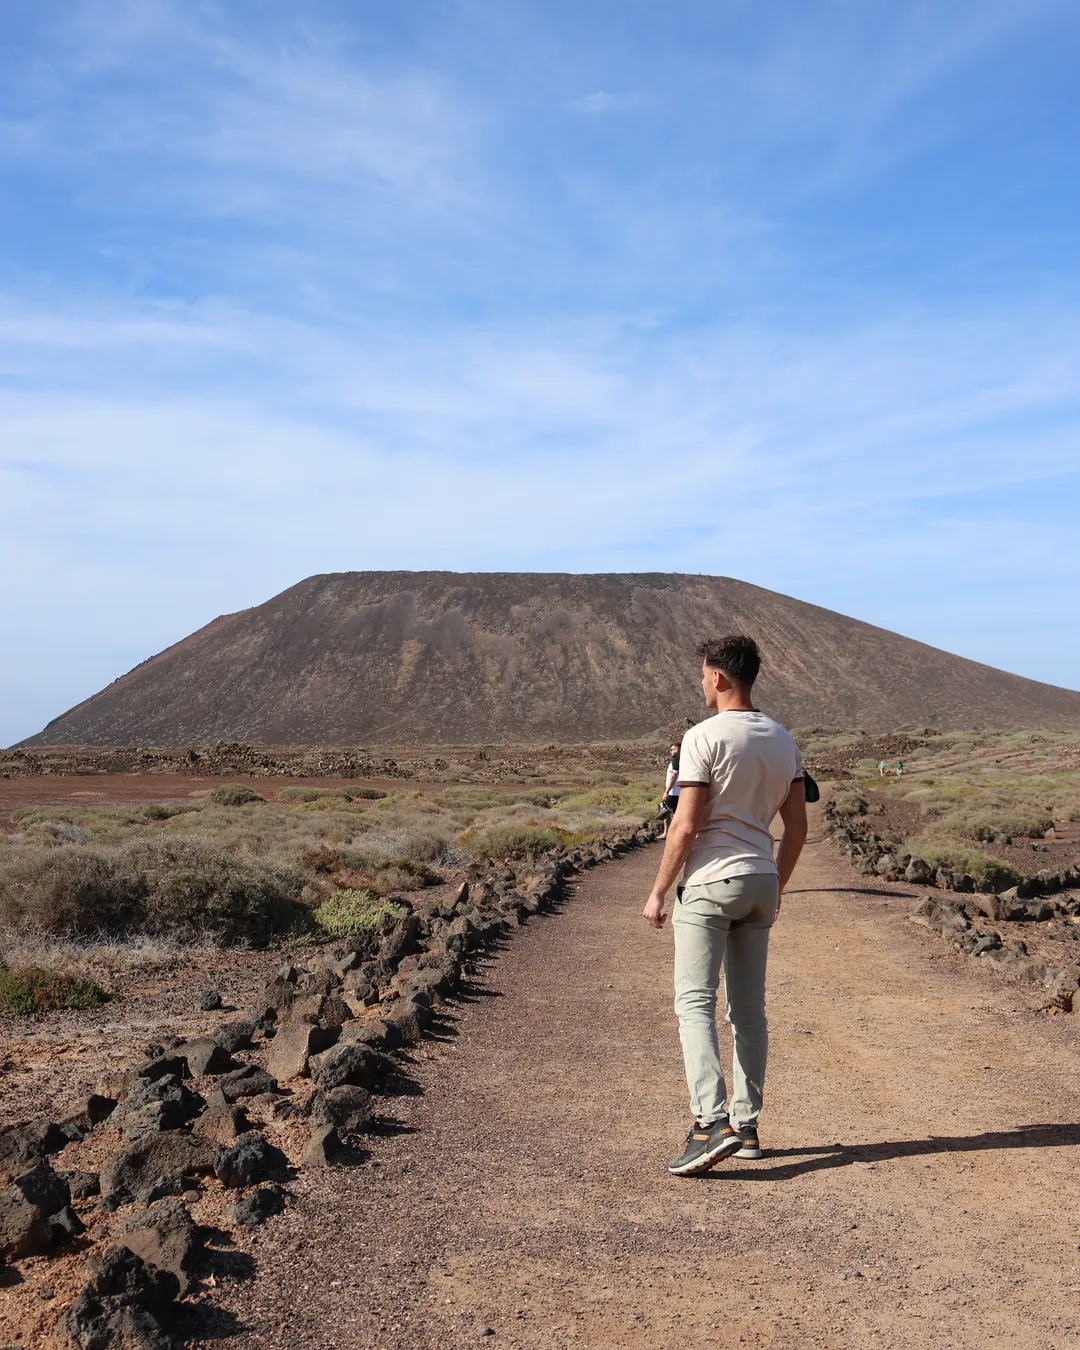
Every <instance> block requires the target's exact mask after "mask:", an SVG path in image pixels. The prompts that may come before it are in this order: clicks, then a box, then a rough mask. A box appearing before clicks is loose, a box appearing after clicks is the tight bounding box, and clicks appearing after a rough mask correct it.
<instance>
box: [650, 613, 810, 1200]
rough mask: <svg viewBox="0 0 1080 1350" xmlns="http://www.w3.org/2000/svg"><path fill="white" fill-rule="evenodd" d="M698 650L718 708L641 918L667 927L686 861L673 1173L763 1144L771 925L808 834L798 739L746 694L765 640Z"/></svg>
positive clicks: (700, 727) (695, 730) (704, 728)
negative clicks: (725, 1049) (683, 1090)
mask: <svg viewBox="0 0 1080 1350" xmlns="http://www.w3.org/2000/svg"><path fill="white" fill-rule="evenodd" d="M698 655H699V656H700V657H701V659H702V663H701V685H702V688H703V690H704V691H705V702H706V704H707V705H708V706H709V707H710V708H711V709H712V710H713V713H714V715H713V716H712V717H710V718H708V719H707V720H706V721H704V722H699V723H698V724H697V725H696V726H694V727H692V728H691V729H690V730H689V731H688V732H687V733H686V735H685V736H684V737H683V742H682V749H681V752H680V759H679V786H680V792H679V804H678V808H677V810H676V812H675V818H674V820H673V821H672V822H671V824H670V826H669V827H668V835H667V841H666V843H665V845H664V856H663V859H662V860H661V863H660V870H659V872H658V873H657V877H656V882H655V883H654V885H653V888H652V893H651V894H650V896H649V899H648V901H647V903H646V905H645V918H646V919H647V920H648V921H649V923H651V924H652V925H653V927H654V928H662V927H663V925H664V921H665V918H666V915H665V912H664V910H665V906H666V902H667V896H668V892H669V891H670V889H671V887H672V885H673V884H674V882H675V880H676V878H677V877H678V875H679V872H680V870H681V871H682V874H683V879H682V885H681V886H679V888H678V891H677V896H678V898H677V900H676V903H675V909H674V913H673V918H672V928H673V930H674V933H675V1011H676V1013H677V1015H678V1018H679V1039H680V1040H681V1042H682V1050H683V1061H684V1063H685V1066H686V1081H687V1086H688V1087H689V1089H690V1106H691V1110H692V1111H693V1114H694V1121H693V1124H692V1126H691V1128H690V1132H689V1134H688V1135H687V1137H686V1147H685V1148H684V1150H683V1152H682V1154H681V1155H680V1156H679V1157H678V1158H673V1159H672V1160H671V1162H669V1163H668V1171H669V1172H671V1173H672V1175H674V1176H693V1175H696V1174H697V1173H699V1172H707V1171H708V1170H709V1168H710V1167H713V1166H715V1165H716V1163H718V1162H719V1161H720V1160H721V1159H722V1158H726V1157H729V1156H731V1155H732V1154H734V1155H735V1156H736V1157H739V1158H760V1157H761V1147H760V1144H759V1141H758V1133H757V1122H758V1114H759V1112H760V1111H761V1102H762V1090H763V1086H764V1080H765V1060H766V1054H767V1050H768V1026H767V1023H766V1020H765V964H766V958H767V956H768V949H769V929H770V928H771V926H772V924H773V923H774V922H775V920H776V916H777V914H779V912H780V894H781V892H782V891H783V889H784V887H785V886H786V885H787V882H788V880H789V878H790V877H791V873H792V872H793V871H794V869H795V863H796V861H797V860H798V857H799V854H800V852H801V851H802V846H803V844H804V843H805V842H806V801H805V798H804V795H803V782H802V775H803V768H802V759H801V756H800V755H799V750H798V747H797V746H796V744H795V742H794V741H793V740H792V738H791V735H790V733H789V732H787V731H786V730H785V729H784V728H783V727H782V726H781V725H780V724H779V723H778V722H774V721H773V720H772V718H770V717H766V716H765V714H764V713H761V712H759V711H758V710H757V709H756V708H755V707H754V705H753V703H752V702H751V689H752V687H753V683H754V680H755V679H756V678H757V674H758V670H759V668H760V666H761V656H760V653H759V652H758V648H757V644H756V643H755V642H754V640H753V639H752V638H748V637H741V636H732V637H724V638H720V639H718V640H716V641H713V642H705V643H703V644H702V645H701V647H700V648H699V649H698ZM777 811H779V812H780V816H781V819H782V820H783V822H784V834H783V838H782V839H781V841H780V849H779V852H778V854H777V856H776V858H775V860H774V858H773V841H772V836H771V835H770V833H769V826H770V824H771V823H772V820H773V817H774V816H775V815H776V813H777ZM721 968H722V969H723V971H724V987H725V992H726V995H727V1020H728V1022H729V1023H730V1024H731V1028H732V1034H733V1036H734V1047H735V1048H734V1084H733V1089H734V1090H733V1092H732V1096H731V1103H730V1106H728V1105H727V1088H726V1085H725V1083H724V1075H723V1071H722V1069H721V1068H720V1052H719V1042H718V1039H717V1032H716V993H717V989H718V987H719V983H720V971H721Z"/></svg>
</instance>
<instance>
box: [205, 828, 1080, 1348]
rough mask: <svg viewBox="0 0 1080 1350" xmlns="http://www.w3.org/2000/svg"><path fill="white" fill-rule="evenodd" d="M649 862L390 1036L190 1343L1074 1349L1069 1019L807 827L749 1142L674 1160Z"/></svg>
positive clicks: (680, 1118)
mask: <svg viewBox="0 0 1080 1350" xmlns="http://www.w3.org/2000/svg"><path fill="white" fill-rule="evenodd" d="M658 856H659V851H658V850H657V849H650V850H646V851H643V852H642V853H638V854H634V855H630V856H629V857H628V858H626V859H624V860H622V861H620V862H617V863H614V864H611V865H609V866H607V867H605V868H602V869H599V870H598V871H597V872H595V873H592V874H591V875H589V876H587V877H586V878H585V879H584V880H583V881H582V882H581V883H580V884H579V885H577V886H576V888H575V893H574V895H573V897H572V898H571V900H570V901H569V902H568V904H567V905H566V907H565V910H564V912H563V913H562V914H561V915H559V916H557V917H553V918H547V919H542V920H539V921H536V922H534V923H532V924H531V925H530V927H529V928H528V929H527V930H526V931H525V932H524V933H522V934H519V935H518V936H516V937H515V940H514V941H513V943H512V944H511V945H510V947H509V949H508V951H507V952H506V953H505V954H504V955H503V956H501V957H500V958H499V960H498V961H497V962H495V963H493V964H492V965H491V966H490V967H489V968H488V970H487V971H486V973H485V976H484V979H483V980H482V981H481V982H480V983H479V984H478V985H477V987H476V989H475V990H474V993H473V994H472V996H471V997H470V998H468V999H467V1000H466V1001H463V1002H462V1003H460V1004H458V1005H457V1007H456V1009H455V1013H454V1019H453V1021H452V1022H450V1023H448V1027H447V1030H448V1033H450V1034H447V1036H446V1037H445V1039H443V1040H442V1041H436V1042H431V1043H428V1044H427V1045H426V1046H425V1047H424V1048H423V1049H422V1050H421V1051H420V1052H418V1054H417V1056H416V1062H415V1064H414V1066H413V1071H414V1075H415V1084H416V1095H413V1096H405V1097H402V1098H399V1099H397V1100H396V1102H395V1103H394V1109H395V1111H396V1113H397V1117H398V1120H399V1122H400V1125H399V1129H400V1133H397V1134H396V1136H394V1137H384V1138H376V1139H373V1140H372V1142H371V1154H370V1157H369V1158H368V1159H367V1161H365V1162H364V1163H363V1164H362V1165H360V1166H357V1167H355V1168H352V1169H347V1170H335V1171H332V1172H313V1171H305V1172H304V1173H302V1175H301V1177H300V1179H299V1180H298V1182H297V1183H296V1186H295V1200H294V1202H293V1204H292V1206H291V1208H290V1211H289V1213H288V1214H287V1215H286V1216H284V1217H283V1218H282V1219H279V1220H276V1221H274V1222H273V1223H271V1224H269V1225H267V1226H266V1227H265V1228H263V1229H261V1230H259V1232H258V1233H257V1234H256V1235H255V1236H254V1237H253V1239H252V1241H251V1248H252V1251H253V1253H254V1255H255V1257H256V1261H257V1266H256V1270H257V1275H256V1277H255V1278H254V1279H248V1280H242V1279H236V1280H230V1279H229V1278H227V1277H226V1278H223V1279H221V1280H220V1281H219V1283H218V1284H217V1287H216V1288H215V1289H214V1291H213V1293H212V1298H213V1302H214V1304H215V1305H216V1309H217V1311H216V1312H215V1314H214V1316H213V1318H212V1320H210V1321H209V1322H206V1323H204V1324H203V1326H204V1335H205V1342H204V1343H205V1344H206V1345H207V1346H209V1345H219V1346H220V1345H235V1346H238V1347H245V1350H248V1348H250V1350H254V1347H260V1346H289V1347H292V1346H296V1347H299V1346H304V1347H311V1348H312V1350H316V1348H318V1347H333V1350H361V1348H366V1347H372V1348H375V1347H379V1348H382V1350H425V1348H430V1350H435V1347H439V1348H440V1350H443V1348H444V1347H449V1348H450V1350H453V1348H454V1347H459V1346H470V1345H475V1344H477V1343H483V1344H493V1345H505V1346H514V1347H523V1348H524V1347H529V1348H531V1347H538V1348H539V1347H544V1348H545V1350H546V1348H547V1347H553V1348H554V1347H563V1346H583V1347H589V1348H590V1350H594V1348H595V1350H600V1348H602V1347H620V1350H633V1348H634V1347H645V1346H649V1347H668V1346H672V1347H674V1346H693V1347H697V1346H717V1347H728V1346H732V1347H735V1346H742V1345H745V1346H756V1347H769V1348H770V1350H804V1348H805V1347H809V1346H821V1347H828V1350H865V1348H866V1347H872V1346H881V1347H887V1350H907V1347H911V1348H912V1350H915V1347H918V1350H928V1348H930V1350H947V1348H948V1347H957V1348H959V1347H964V1350H969V1348H970V1350H987V1348H988V1347H999V1346H1000V1347H1006V1346H1008V1347H1010V1350H1029V1348H1030V1350H1035V1348H1036V1347H1039V1348H1040V1350H1043V1348H1045V1347H1064V1346H1072V1345H1075V1343H1076V1339H1077V1335H1078V1331H1080V1306H1078V1292H1080V1246H1078V1242H1080V1234H1078V1230H1077V1219H1076V1215H1077V1213H1078V1212H1080V1171H1078V1169H1077V1163H1078V1161H1080V1151H1078V1145H1080V1124H1077V1123H1076V1122H1077V1118H1078V1117H1077V1106H1076V1093H1075V1083H1076V1073H1077V1069H1078V1067H1080V1054H1078V1052H1077V1045H1076V1041H1077V1026H1076V1022H1075V1019H1074V1018H1072V1017H1068V1016H1064V1017H1057V1018H1052V1017H1049V1016H1048V1015H1047V1014H1046V1013H1044V1012H1042V1011H1040V1010H1039V1008H1038V994H1037V992H1036V991H1034V990H1032V989H1031V988H1030V987H1024V986H1019V985H1013V984H1009V983H1008V982H1006V981H1005V980H1004V979H1002V978H1001V977H1000V976H997V975H995V974H993V973H991V972H985V973H984V972H981V971H979V970H977V969H975V968H974V967H973V966H972V965H971V963H970V962H967V961H966V960H965V959H963V958H960V957H957V956H956V955H954V954H952V953H950V952H948V951H947V950H946V949H945V948H944V946H943V944H941V943H940V941H939V939H937V938H936V937H935V936H933V935H930V934H928V933H926V932H925V931H924V930H921V929H917V928H915V927H914V926H912V925H910V924H909V923H907V921H906V918H905V915H906V913H907V912H908V910H909V909H910V907H911V905H912V902H913V900H914V899H915V898H916V897H915V895H914V893H913V892H911V891H910V890H905V888H903V887H882V888H880V889H870V890H868V889H866V885H867V884H868V883H865V881H864V879H863V878H860V877H858V876H857V875H856V874H855V873H853V872H852V871H850V870H849V869H848V868H847V866H846V864H844V863H843V862H842V861H841V860H840V859H839V858H838V856H837V855H836V854H835V853H834V852H833V851H832V850H831V849H830V848H829V846H828V845H825V844H823V843H821V842H817V841H815V840H813V839H812V841H811V843H810V845H809V846H808V848H807V851H806V853H805V855H804V859H803V861H802V863H801V864H800V867H799V870H798V872H797V874H796V878H795V880H794V881H793V883H792V886H793V889H792V890H791V892H789V894H788V896H787V898H786V900H785V903H784V912H783V915H782V917H781V919H780V922H779V925H778V927H777V929H776V931H775V935H774V947H773V955H772V961H771V967H770V1010H771V1020H772V1030H773V1053H772V1061H771V1066H770V1077H769V1083H768V1101H767V1106H766V1112H765V1115H764V1116H763V1118H762V1128H763V1140H762V1142H763V1144H764V1145H765V1147H766V1148H767V1150H768V1154H767V1156H766V1157H765V1158H764V1159H763V1160H762V1161H761V1162H758V1163H738V1162H730V1163H728V1164H725V1165H723V1166H721V1167H720V1168H718V1169H716V1170H715V1171H714V1172H712V1173H711V1174H709V1175H708V1176H707V1177H704V1178H694V1179H685V1180H674V1179H672V1178H670V1177H669V1176H668V1175H667V1173H666V1171H665V1168H664V1161H665V1159H666V1158H667V1157H668V1156H669V1155H670V1154H671V1153H673V1152H677V1151H678V1149H679V1147H680V1146H681V1142H682V1137H683V1134H684V1132H685V1129H686V1124H687V1119H686V1117H687V1111H686V1107H685V1105H684V1102H685V1085H684V1083H683V1081H682V1075H681V1062H680V1059H679V1055H678V1050H677V1041H676V1030H675V1021H674V1015H673V1013H672V1009H671V991H670V983H671V976H670V969H671V946H670V944H671V938H670V933H669V932H665V933H663V934H656V933H654V932H652V931H651V930H649V929H647V928H646V926H645V924H644V923H643V922H642V920H641V918H640V911H641V905H642V903H643V901H644V898H645V895H646V893H647V891H648V887H649V883H650V881H651V878H652V874H653V871H654V869H655V866H656V863H657V860H658ZM193 1329H194V1328H193Z"/></svg>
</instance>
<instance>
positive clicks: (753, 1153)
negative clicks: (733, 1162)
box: [735, 1125, 762, 1162]
mask: <svg viewBox="0 0 1080 1350" xmlns="http://www.w3.org/2000/svg"><path fill="white" fill-rule="evenodd" d="M735 1133H736V1134H737V1135H738V1136H739V1139H740V1140H741V1141H742V1148H740V1149H739V1151H738V1152H737V1153H736V1154H735V1156H736V1158H742V1159H743V1160H744V1161H745V1162H752V1161H755V1160H756V1159H758V1158H760V1157H761V1156H762V1154H761V1144H760V1143H759V1142H758V1133H757V1126H756V1125H736V1127H735Z"/></svg>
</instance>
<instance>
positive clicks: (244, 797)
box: [203, 783, 266, 806]
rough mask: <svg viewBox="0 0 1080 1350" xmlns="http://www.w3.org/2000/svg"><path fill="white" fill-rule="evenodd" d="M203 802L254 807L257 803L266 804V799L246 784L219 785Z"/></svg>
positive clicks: (216, 804)
mask: <svg viewBox="0 0 1080 1350" xmlns="http://www.w3.org/2000/svg"><path fill="white" fill-rule="evenodd" d="M203 800H204V801H207V802H213V804H214V805H215V806H252V805H254V804H255V803H256V802H265V801H266V798H265V797H262V796H260V795H259V793H257V792H256V791H255V789H254V788H249V787H248V786H247V784H246V783H218V784H217V786H216V787H212V788H211V789H210V791H209V792H208V793H207V794H206V796H205V797H204V798H203Z"/></svg>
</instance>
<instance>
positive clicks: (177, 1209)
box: [119, 1199, 202, 1294]
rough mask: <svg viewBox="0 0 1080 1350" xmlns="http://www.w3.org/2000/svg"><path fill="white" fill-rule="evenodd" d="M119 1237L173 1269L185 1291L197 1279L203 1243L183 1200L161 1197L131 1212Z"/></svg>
mask: <svg viewBox="0 0 1080 1350" xmlns="http://www.w3.org/2000/svg"><path fill="white" fill-rule="evenodd" d="M119 1240H120V1241H121V1242H122V1243H123V1244H124V1246H125V1247H127V1248H128V1250H129V1251H133V1252H134V1253H135V1255H136V1256H141V1257H142V1259H143V1260H144V1261H146V1262H148V1263H149V1264H150V1265H152V1266H156V1267H157V1269H158V1270H168V1271H171V1272H172V1274H173V1275H175V1276H176V1279H177V1282H178V1284H179V1286H180V1292H181V1293H182V1294H186V1293H187V1292H188V1291H189V1290H190V1289H191V1287H192V1285H193V1284H194V1283H195V1277H194V1274H193V1271H194V1269H195V1266H196V1264H197V1262H198V1258H199V1253H200V1251H201V1249H202V1243H201V1241H200V1240H199V1237H198V1232H197V1230H196V1227H195V1224H194V1223H193V1222H192V1219H191V1215H190V1214H189V1213H188V1212H187V1210H186V1209H185V1207H184V1206H183V1205H182V1204H181V1203H180V1201H179V1200H172V1199H169V1200H159V1201H158V1202H157V1203H156V1204H152V1205H151V1206H150V1208H149V1209H147V1210H144V1211H142V1212H141V1213H137V1214H133V1215H131V1217H130V1218H128V1219H127V1220H126V1222H125V1223H124V1225H123V1234H122V1236H121V1237H120V1238H119Z"/></svg>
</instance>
